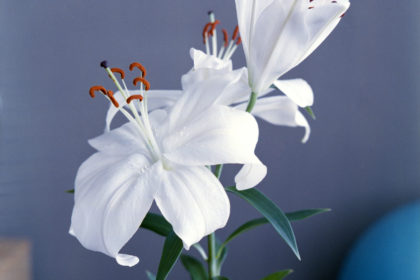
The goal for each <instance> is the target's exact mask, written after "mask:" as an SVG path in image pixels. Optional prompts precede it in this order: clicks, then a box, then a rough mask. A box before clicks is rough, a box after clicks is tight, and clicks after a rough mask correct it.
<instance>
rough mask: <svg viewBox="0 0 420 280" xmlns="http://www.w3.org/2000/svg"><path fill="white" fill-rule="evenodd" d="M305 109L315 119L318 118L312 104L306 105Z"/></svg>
mask: <svg viewBox="0 0 420 280" xmlns="http://www.w3.org/2000/svg"><path fill="white" fill-rule="evenodd" d="M305 111H306V112H307V113H308V114H309V116H311V118H312V119H313V120H316V116H315V114H314V111H312V108H311V107H310V106H308V107H305Z"/></svg>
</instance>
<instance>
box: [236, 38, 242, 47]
mask: <svg viewBox="0 0 420 280" xmlns="http://www.w3.org/2000/svg"><path fill="white" fill-rule="evenodd" d="M240 43H242V38H241V37H238V40H237V41H236V44H237V45H239V44H240Z"/></svg>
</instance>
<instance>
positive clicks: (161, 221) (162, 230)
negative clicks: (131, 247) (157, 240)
mask: <svg viewBox="0 0 420 280" xmlns="http://www.w3.org/2000/svg"><path fill="white" fill-rule="evenodd" d="M140 227H142V228H145V229H148V230H151V231H153V232H154V233H157V234H159V235H162V236H168V235H169V234H170V233H171V232H172V226H171V224H170V223H168V221H166V219H165V218H164V217H163V216H161V215H159V214H155V213H151V212H149V213H147V215H146V217H145V218H144V219H143V222H142V223H141V225H140Z"/></svg>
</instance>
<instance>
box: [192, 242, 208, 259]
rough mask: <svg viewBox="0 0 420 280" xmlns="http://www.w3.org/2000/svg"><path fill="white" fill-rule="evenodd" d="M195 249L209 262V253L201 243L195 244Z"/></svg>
mask: <svg viewBox="0 0 420 280" xmlns="http://www.w3.org/2000/svg"><path fill="white" fill-rule="evenodd" d="M192 246H193V247H194V249H196V250H197V252H198V253H199V254H200V256H201V257H202V258H203V260H205V261H207V259H208V257H207V253H206V251H205V250H204V248H203V247H202V246H201V245H200V243H195V244H193V245H192Z"/></svg>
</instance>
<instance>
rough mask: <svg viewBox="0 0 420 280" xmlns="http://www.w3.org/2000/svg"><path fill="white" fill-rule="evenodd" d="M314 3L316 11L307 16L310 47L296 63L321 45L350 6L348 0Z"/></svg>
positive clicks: (326, 0) (323, 0)
mask: <svg viewBox="0 0 420 280" xmlns="http://www.w3.org/2000/svg"><path fill="white" fill-rule="evenodd" d="M315 4H316V5H314V9H312V10H315V9H316V13H309V14H308V15H307V17H306V21H305V22H306V27H307V28H308V33H309V34H310V35H309V37H310V38H311V40H310V42H309V44H308V45H309V47H308V48H307V50H306V52H305V53H304V55H303V56H302V57H301V58H300V60H299V61H297V62H296V65H297V64H299V63H300V62H301V61H303V60H304V59H305V58H306V57H308V56H309V55H310V54H311V53H312V52H313V51H314V50H315V49H316V48H318V47H319V45H320V44H321V43H322V42H323V41H324V40H325V39H326V38H327V37H328V35H330V33H331V32H332V31H333V30H334V28H335V27H336V26H337V24H338V23H339V22H340V20H341V18H342V16H343V15H344V13H345V12H346V11H347V9H348V8H349V7H350V2H349V1H348V0H337V1H335V2H333V1H329V0H318V1H317V2H316V3H315Z"/></svg>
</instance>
